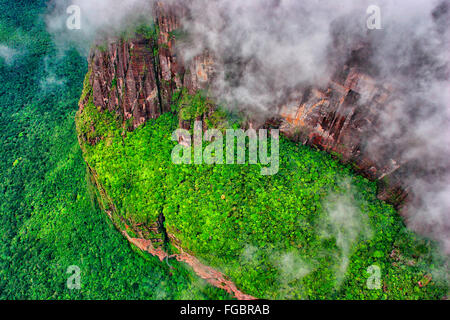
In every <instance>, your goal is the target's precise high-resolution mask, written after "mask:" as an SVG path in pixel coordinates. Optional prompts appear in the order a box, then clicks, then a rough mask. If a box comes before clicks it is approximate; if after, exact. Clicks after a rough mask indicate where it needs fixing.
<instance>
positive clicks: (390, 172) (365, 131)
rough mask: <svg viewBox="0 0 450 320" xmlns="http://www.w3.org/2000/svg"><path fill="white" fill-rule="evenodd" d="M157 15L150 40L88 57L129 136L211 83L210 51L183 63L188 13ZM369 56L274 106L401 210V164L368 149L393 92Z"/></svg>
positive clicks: (98, 90)
mask: <svg viewBox="0 0 450 320" xmlns="http://www.w3.org/2000/svg"><path fill="white" fill-rule="evenodd" d="M154 12H155V28H154V30H153V33H151V34H150V35H149V33H148V32H147V33H144V34H140V33H137V34H136V36H135V37H133V38H131V39H112V40H110V41H109V42H108V44H107V45H106V47H102V46H99V47H96V48H95V49H93V50H92V52H91V55H90V57H89V65H90V70H91V75H90V79H89V82H90V84H91V86H92V88H93V100H94V104H95V105H97V106H98V107H101V108H102V109H104V110H109V111H115V112H117V113H118V114H119V115H120V116H122V117H123V120H124V122H125V121H126V120H129V119H132V123H131V126H129V127H128V128H129V129H130V130H133V129H135V128H136V127H138V126H139V125H141V124H142V123H144V122H145V121H146V120H148V119H151V118H156V117H158V116H159V115H160V114H162V113H164V112H169V111H170V110H171V106H172V105H173V104H176V102H175V101H173V94H174V92H176V91H177V90H179V89H181V88H186V89H187V91H188V92H189V93H190V94H195V93H196V92H197V91H198V90H200V89H208V86H209V84H211V79H212V78H213V77H214V70H215V68H214V57H213V56H211V55H210V54H209V53H208V52H204V53H203V54H201V55H198V56H195V57H193V58H192V59H191V60H190V61H187V62H186V61H183V60H182V58H181V57H182V56H183V54H182V53H181V52H180V50H182V49H180V47H181V48H182V47H183V46H180V47H178V46H177V47H175V41H176V40H177V38H181V36H180V34H182V29H181V21H182V18H183V17H185V16H188V15H189V13H188V11H187V9H186V7H184V6H183V5H181V4H173V5H167V4H164V5H163V4H162V3H156V4H155V10H154ZM177 41H178V40H177ZM365 49H366V47H365V45H358V46H357V48H356V49H355V50H354V52H353V53H352V55H351V57H350V59H349V60H348V61H347V62H346V63H345V64H344V65H341V66H338V67H337V69H336V70H337V71H336V72H335V75H334V76H333V78H332V80H331V81H330V82H329V84H328V85H327V86H325V87H323V88H319V87H309V88H302V89H301V90H300V89H299V90H298V92H295V93H293V94H292V95H291V96H292V97H295V98H292V99H290V98H289V97H288V98H286V101H285V103H283V104H282V105H281V106H276V107H277V108H278V110H279V116H278V121H277V122H276V123H277V125H278V126H279V127H280V129H281V131H282V132H283V133H284V134H285V135H286V136H288V137H290V138H291V139H294V140H297V141H299V142H301V143H303V144H308V145H312V146H316V147H318V148H320V149H323V150H326V151H328V152H330V153H332V154H334V155H336V156H337V157H339V158H340V159H341V160H342V161H343V162H346V163H352V164H354V167H355V169H356V170H357V171H359V172H360V173H361V174H363V175H365V176H366V177H368V178H370V179H373V180H378V181H380V193H379V196H380V198H381V199H382V200H386V201H388V202H391V203H393V204H397V205H398V204H400V203H402V202H403V200H404V198H405V197H406V192H405V191H404V190H405V187H404V186H403V185H402V183H401V181H402V170H401V167H402V165H401V164H400V163H399V161H398V160H397V159H395V152H392V151H393V150H389V149H388V148H378V149H375V148H374V145H373V144H371V143H368V142H369V141H370V139H369V137H376V136H377V134H378V131H379V130H380V128H378V127H377V125H378V122H379V121H378V118H379V116H380V114H381V113H382V112H386V111H387V110H388V107H387V106H388V100H389V98H390V96H391V91H390V88H389V86H387V85H385V84H379V83H377V82H376V81H375V79H374V78H373V77H371V76H370V74H369V72H367V70H365V68H364V66H363V65H362V61H365V58H367V57H364V55H366V54H367V52H368V50H365ZM80 107H81V108H83V103H81V105H80ZM189 126H190V122H186V121H183V120H182V119H180V127H181V128H185V129H188V128H189ZM393 155H394V156H393Z"/></svg>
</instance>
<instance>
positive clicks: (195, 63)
mask: <svg viewBox="0 0 450 320" xmlns="http://www.w3.org/2000/svg"><path fill="white" fill-rule="evenodd" d="M154 12H155V25H154V26H153V27H151V28H150V27H147V28H146V29H144V30H142V31H139V30H138V31H137V32H136V34H135V35H134V36H133V37H132V38H128V39H124V38H111V39H109V40H108V41H107V42H106V43H98V45H97V46H95V47H94V48H93V49H92V51H91V53H90V56H89V69H90V71H91V73H90V77H89V84H90V86H91V87H92V88H93V102H94V104H95V105H96V106H98V107H100V108H101V109H102V110H109V111H110V112H116V113H117V114H119V115H120V116H122V117H123V120H124V122H125V121H127V120H129V119H132V124H131V126H130V127H129V129H130V130H133V129H136V128H137V127H138V126H140V125H141V124H143V123H144V122H145V121H146V120H148V119H152V118H157V117H158V116H160V115H161V114H162V113H165V112H169V111H171V105H172V104H173V103H174V101H172V99H173V94H174V93H175V91H176V90H178V89H181V88H187V90H188V92H189V93H191V94H194V93H195V92H197V91H198V90H200V89H206V88H207V86H208V83H209V82H210V77H211V76H212V74H213V70H214V69H213V67H212V66H213V59H212V57H211V56H210V55H209V54H208V53H207V52H205V53H202V54H200V55H198V56H195V57H193V58H192V59H191V60H190V61H189V62H184V61H182V60H181V59H180V58H179V57H181V56H182V55H181V54H180V53H179V52H177V50H176V48H175V38H176V35H177V33H181V32H182V31H181V18H182V17H183V16H184V15H185V14H187V12H186V8H185V7H183V6H181V5H176V4H174V5H163V4H162V3H156V4H155V10H154ZM87 102H88V101H87V100H86V99H84V100H82V101H81V103H80V109H83V107H84V104H85V103H87Z"/></svg>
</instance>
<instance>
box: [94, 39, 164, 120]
mask: <svg viewBox="0 0 450 320" xmlns="http://www.w3.org/2000/svg"><path fill="white" fill-rule="evenodd" d="M89 65H90V70H91V76H90V79H89V81H90V84H91V86H92V88H93V100H94V104H95V105H96V106H98V107H101V108H102V109H103V110H109V111H111V112H113V111H115V112H117V113H120V114H122V115H123V117H124V120H128V119H131V118H132V119H133V128H136V127H137V126H139V125H140V124H142V123H144V122H145V121H146V120H147V119H150V118H155V117H158V116H159V115H160V114H161V112H164V111H165V110H164V109H163V108H162V106H161V103H160V101H159V98H158V87H157V78H156V75H155V68H154V65H155V63H154V57H153V47H152V43H149V41H148V40H147V39H144V38H137V39H132V40H128V41H123V40H119V41H117V42H111V43H109V44H108V45H107V48H106V49H102V48H96V49H94V50H93V51H92V53H91V56H90V62H89Z"/></svg>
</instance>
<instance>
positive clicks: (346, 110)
mask: <svg viewBox="0 0 450 320" xmlns="http://www.w3.org/2000/svg"><path fill="white" fill-rule="evenodd" d="M390 95H391V92H390V90H389V88H388V87H387V86H385V85H380V84H377V83H376V81H375V80H374V79H373V78H372V77H370V76H369V75H368V74H365V73H363V72H361V71H360V70H359V69H358V68H356V67H352V66H349V65H345V66H344V67H343V69H342V70H341V71H338V72H336V74H335V76H334V77H333V80H332V81H331V82H330V83H329V84H328V85H327V86H326V87H325V88H314V87H311V88H308V89H306V90H304V91H303V92H300V93H298V96H301V98H300V99H296V100H293V101H288V102H287V103H286V104H284V105H283V106H282V107H281V108H280V117H281V125H280V129H281V131H282V132H284V133H285V134H286V135H287V136H288V137H290V138H292V139H294V140H297V141H300V142H301V143H303V144H308V145H313V146H316V147H318V148H320V149H322V150H326V151H328V152H330V153H332V154H335V155H339V157H340V158H341V159H342V161H343V162H346V163H353V164H354V165H355V168H356V169H357V170H359V171H360V172H361V173H363V174H364V175H366V176H367V177H369V178H371V179H372V180H374V179H377V180H383V181H389V183H386V184H382V189H381V192H380V198H382V199H383V200H388V201H390V202H393V203H399V202H401V200H403V199H404V197H405V196H406V194H405V193H404V192H403V191H402V188H401V182H400V181H401V179H400V178H401V174H400V171H401V170H398V169H399V168H400V165H399V163H398V162H397V160H396V159H395V158H393V152H391V151H392V150H388V149H381V148H378V149H377V148H376V147H375V146H374V145H371V144H370V141H371V140H373V139H374V138H375V137H377V136H379V130H381V128H379V127H378V123H379V121H378V120H379V117H380V115H381V113H386V112H387V108H388V107H387V106H388V105H389V104H388V98H389V97H390Z"/></svg>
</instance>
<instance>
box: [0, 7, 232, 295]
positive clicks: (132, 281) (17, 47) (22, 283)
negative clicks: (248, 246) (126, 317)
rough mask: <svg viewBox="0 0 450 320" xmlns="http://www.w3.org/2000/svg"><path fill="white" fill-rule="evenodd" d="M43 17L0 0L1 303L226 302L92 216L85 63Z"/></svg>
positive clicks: (186, 272) (32, 9) (98, 213)
mask: <svg viewBox="0 0 450 320" xmlns="http://www.w3.org/2000/svg"><path fill="white" fill-rule="evenodd" d="M45 12H46V1H43V0H41V1H39V0H37V1H28V0H15V1H11V0H0V54H1V56H2V57H0V77H1V79H0V83H1V85H0V125H1V132H0V134H1V140H0V144H1V151H0V156H1V161H0V237H1V241H0V299H183V298H191V299H213V298H217V299H221V298H228V295H226V294H225V293H224V292H223V291H222V290H219V289H216V288H214V287H211V286H209V285H207V284H206V283H205V282H204V281H202V280H200V279H198V278H197V277H196V276H195V275H193V273H192V272H191V271H190V270H188V269H187V267H186V266H185V265H184V264H179V263H177V262H176V261H171V262H170V264H171V266H172V268H170V267H169V266H168V265H167V264H166V263H161V262H160V261H159V260H158V259H157V258H154V257H149V256H146V255H143V254H140V253H139V252H137V251H135V250H133V249H132V247H131V246H130V245H129V244H128V242H127V241H126V240H125V239H124V238H123V237H122V235H121V234H120V233H119V232H117V230H116V229H115V228H114V227H113V225H112V223H111V222H110V221H109V219H108V218H107V217H106V215H104V213H102V212H101V211H100V210H99V209H98V205H97V204H96V201H94V196H93V193H92V192H90V191H89V186H88V183H87V181H88V180H87V179H86V166H85V164H84V161H83V159H82V156H81V150H80V147H79V145H78V142H77V136H76V132H75V124H74V116H75V112H76V110H77V109H78V99H79V97H80V94H81V90H82V83H83V78H84V74H85V73H86V71H87V63H86V59H85V58H84V57H81V56H80V55H79V54H78V53H77V52H76V51H75V50H70V48H66V49H67V50H66V51H64V52H61V51H59V50H58V48H56V47H55V45H54V44H53V42H52V39H51V37H50V35H49V34H48V33H47V32H46V26H45V22H44V19H43V18H44V14H45ZM71 265H76V266H79V268H80V271H81V281H80V282H81V290H69V289H68V288H67V286H66V282H67V279H68V278H69V277H70V276H71V274H67V273H66V272H67V269H68V267H69V266H71Z"/></svg>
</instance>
